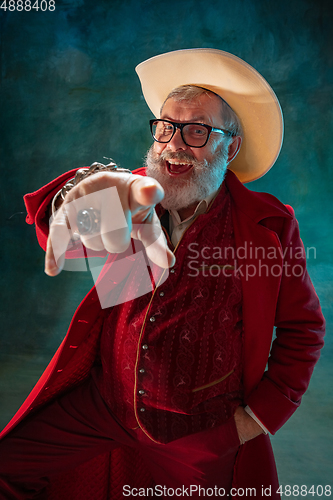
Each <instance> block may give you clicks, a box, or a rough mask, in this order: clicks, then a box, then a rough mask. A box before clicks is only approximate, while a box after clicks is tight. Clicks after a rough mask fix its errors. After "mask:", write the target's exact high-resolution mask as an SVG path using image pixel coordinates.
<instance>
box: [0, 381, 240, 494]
mask: <svg viewBox="0 0 333 500" xmlns="http://www.w3.org/2000/svg"><path fill="white" fill-rule="evenodd" d="M121 445H128V446H131V447H134V448H138V449H139V450H140V453H141V455H142V456H143V457H144V460H145V461H146V463H147V466H148V468H149V470H150V472H151V475H152V477H153V479H154V481H155V484H156V488H159V489H158V490H157V491H158V493H159V492H160V491H162V489H163V488H164V489H163V491H164V492H166V488H167V489H169V491H167V496H170V494H171V493H172V490H175V496H177V497H179V496H183V495H179V493H180V492H181V490H180V489H179V488H181V489H183V491H184V488H185V489H186V488H187V489H188V490H187V491H188V493H189V492H190V488H191V495H190V496H194V497H195V496H199V493H197V494H196V491H199V487H200V488H206V489H207V488H213V489H214V491H217V489H221V488H224V489H225V490H226V493H227V492H228V491H229V490H230V488H231V481H232V471H233V465H234V462H235V458H236V454H237V450H238V447H239V439H238V434H237V430H236V426H235V422H234V419H230V420H229V421H228V422H226V424H224V425H222V426H219V427H216V428H214V429H209V430H206V431H203V432H199V433H197V434H192V435H191V436H187V437H184V438H181V439H177V440H176V441H173V442H171V443H168V444H157V443H154V442H152V441H151V440H150V439H149V438H148V437H147V436H146V435H145V434H144V433H143V432H142V431H141V429H137V430H129V429H126V428H124V427H123V426H122V425H121V424H120V423H119V422H117V420H116V419H115V417H114V416H113V415H112V414H111V412H110V410H109V409H108V407H107V406H106V404H105V402H104V401H103V399H102V398H101V396H100V394H99V391H98V389H97V387H96V385H95V382H94V380H93V377H90V378H89V379H87V380H86V381H85V382H84V383H83V384H81V385H80V386H78V387H77V388H75V389H73V390H72V391H71V392H69V393H67V394H65V395H64V396H61V397H60V398H58V399H57V400H55V401H54V402H52V403H50V404H48V405H47V406H46V407H44V408H42V409H41V410H38V411H37V412H36V413H34V414H33V415H31V416H29V417H28V418H26V419H25V420H24V421H23V422H22V423H20V424H19V425H18V426H17V427H16V428H15V429H14V430H13V431H12V432H11V433H9V434H8V435H7V436H6V437H5V438H4V439H3V440H2V441H1V443H0V499H1V500H14V499H15V500H23V499H44V498H46V497H45V493H43V491H45V488H46V487H47V485H48V483H49V478H50V477H52V476H57V475H58V474H60V473H62V472H65V471H68V470H70V469H72V468H73V467H75V466H77V465H79V464H80V463H82V462H86V461H88V460H89V459H91V458H93V457H94V456H97V455H99V454H102V453H105V452H107V451H110V450H112V449H114V448H116V447H119V446H121ZM177 488H178V490H177V491H176V489H177ZM125 493H126V494H127V495H126V496H129V495H128V493H129V490H126V491H125ZM158 496H160V494H158ZM184 496H187V494H186V491H184ZM201 496H203V494H202V493H201ZM209 496H211V498H220V497H221V494H219V495H215V494H214V495H209ZM92 500H93V499H92Z"/></svg>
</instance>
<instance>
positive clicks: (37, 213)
mask: <svg viewBox="0 0 333 500" xmlns="http://www.w3.org/2000/svg"><path fill="white" fill-rule="evenodd" d="M76 170H78V169H74V170H70V171H69V172H66V173H64V174H62V175H60V177H57V178H56V179H54V180H53V181H51V182H49V183H48V184H46V185H45V186H43V187H41V188H40V189H38V190H37V191H34V192H33V193H28V194H26V195H25V196H24V198H23V199H24V203H25V206H26V209H27V217H26V222H27V223H28V224H35V226H36V234H37V239H38V243H39V244H40V246H41V247H42V248H43V250H46V243H47V238H48V234H49V208H50V205H51V203H52V199H53V197H54V196H55V195H56V194H57V192H58V191H59V190H60V189H61V188H62V187H63V186H64V185H65V184H66V182H67V181H69V180H70V179H72V178H73V177H74V176H75V172H76Z"/></svg>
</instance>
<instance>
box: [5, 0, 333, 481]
mask: <svg viewBox="0 0 333 500" xmlns="http://www.w3.org/2000/svg"><path fill="white" fill-rule="evenodd" d="M7 1H8V0H7ZM1 2H2V0H1ZM55 4H56V10H55V11H53V12H41V11H39V12H35V11H31V12H9V11H8V10H7V12H3V11H2V12H1V14H0V16H1V18H0V30H1V31H0V36H1V53H0V57H1V60H0V64H1V66H0V70H1V88H0V92H1V94H0V96H1V108H0V127H1V130H0V132H1V135H0V141H1V145H0V146H1V150H0V160H1V212H0V217H1V240H2V245H1V247H2V248H1V278H0V279H1V290H2V298H1V312H2V314H1V322H0V325H1V331H0V344H1V345H0V361H1V365H0V398H1V399H0V424H1V425H5V423H6V422H7V420H8V419H9V418H10V417H11V416H12V415H13V413H14V412H15V410H16V409H17V407H18V406H19V404H20V403H21V402H22V401H23V399H24V397H25V396H26V395H27V393H28V392H29V390H30V389H31V387H32V386H33V384H34V382H35V381H36V380H37V378H38V377H39V375H40V373H41V372H42V370H43V368H44V367H45V366H46V364H47V362H48V360H49V359H50V357H51V356H52V353H53V352H54V350H55V349H56V348H57V346H58V344H59V343H60V341H61V340H62V338H63V336H64V334H65V332H66V329H67V326H68V324H69V321H70V319H71V316H72V314H73V311H74V310H75V308H76V306H77V305H78V303H79V302H80V300H81V299H82V298H83V296H84V294H85V292H86V291H87V290H88V289H89V288H90V286H91V285H92V279H91V277H90V274H89V273H71V272H63V273H62V274H61V275H60V276H59V277H57V278H53V279H52V278H49V277H47V276H46V275H45V274H44V273H43V252H42V250H41V249H40V248H39V246H38V244H37V242H36V237H35V233H34V230H33V228H32V227H30V226H27V225H26V224H25V222H24V219H25V215H24V214H23V213H22V212H24V205H23V201H22V196H23V194H24V193H26V192H31V191H34V190H36V189H37V188H39V187H40V186H41V185H43V184H45V183H47V182H48V181H50V180H51V179H53V178H54V177H56V176H57V175H59V174H61V173H62V172H64V171H66V170H69V169H71V168H74V167H78V166H85V165H89V164H91V163H92V162H93V161H102V162H103V156H106V157H112V158H114V159H115V160H116V161H117V163H118V164H119V165H121V166H123V167H126V168H131V169H134V168H136V167H139V166H141V165H142V158H143V156H144V154H145V152H146V150H147V148H148V147H149V145H150V142H151V139H150V136H149V131H148V119H149V118H150V117H151V114H150V111H149V110H148V108H147V106H146V104H145V102H144V100H143V98H142V96H141V89H140V84H139V80H138V78H137V76H136V74H135V72H134V67H135V66H136V65H137V64H138V63H139V62H141V61H143V60H145V59H147V58H149V57H151V56H154V55H157V54H159V53H162V52H167V51H170V50H177V49H182V48H193V47H212V48H217V49H222V50H225V51H228V52H231V53H233V54H235V55H237V56H239V57H241V58H243V59H244V60H245V61H247V62H248V63H249V64H251V65H252V66H254V67H255V68H256V69H257V70H258V71H259V72H260V73H261V74H262V75H263V76H264V77H265V78H266V79H267V80H268V82H269V83H270V84H271V85H272V87H273V89H274V90H275V92H276V94H277V95H278V97H279V99H280V102H281V106H282V109H283V112H284V117H285V141H284V146H283V149H282V152H281V155H280V157H279V159H278V161H277V163H276V165H275V166H274V168H273V169H272V170H271V171H270V172H269V173H268V174H267V175H266V176H265V177H264V178H262V179H260V180H258V181H256V182H254V183H251V184H248V187H249V188H250V189H254V190H263V191H268V192H270V193H273V194H275V195H276V196H278V197H279V198H280V199H281V201H283V202H284V203H288V204H290V205H292V206H293V207H294V209H295V211H296V215H297V217H298V219H299V222H300V227H301V235H302V238H303V241H304V244H305V247H306V248H307V247H315V249H316V254H315V255H314V251H311V252H310V258H309V270H310V274H311V276H312V278H313V281H314V284H315V286H316V290H317V293H318V295H319V297H320V299H321V301H322V306H323V311H324V314H325V316H326V319H327V323H328V333H327V340H326V347H325V349H324V351H323V354H322V358H321V360H320V362H319V364H318V365H317V367H316V369H315V372H314V377H313V379H312V382H311V384H310V388H309V390H308V392H307V394H306V396H305V397H304V400H303V403H302V406H301V408H300V409H299V410H298V411H297V412H296V414H295V415H294V416H293V417H292V418H291V419H290V420H289V421H288V422H287V424H286V425H285V426H284V428H283V429H282V430H281V431H279V432H278V433H277V434H276V436H274V437H273V446H274V450H275V454H276V458H277V463H278V470H279V474H280V481H281V483H282V484H283V485H285V484H290V485H295V484H298V485H301V484H305V485H308V486H311V485H312V484H315V485H317V484H323V485H325V484H331V485H333V480H332V477H333V456H332V445H333V439H332V437H333V430H332V416H333V415H332V414H333V411H332V406H333V405H332V401H333V388H332V361H331V360H332V339H331V332H332V316H333V314H332V290H333V285H332V278H333V266H332V234H331V231H332V213H333V210H332V180H333V173H332V154H333V142H332V137H333V130H332V125H333V124H332V87H333V36H332V32H333V28H332V26H333V16H332V11H333V9H332V6H333V3H332V1H331V0H289V1H287V0H281V1H278V2H277V1H273V0H272V1H268V0H258V1H255V0H247V1H245V0H233V1H224V0H220V1H217V0H212V1H210V2H207V1H200V0H189V1H184V0H183V1H181V0H178V1H175V0H170V1H166V2H156V1H154V2H153V1H138V0H137V1H133V0H127V1H126V0H122V1H118V0H116V1H109V2H108V1H106V0H101V1H92V0H68V1H60V0H58V1H57V0H56V2H55Z"/></svg>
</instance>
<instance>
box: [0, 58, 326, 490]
mask: <svg viewBox="0 0 333 500" xmlns="http://www.w3.org/2000/svg"><path fill="white" fill-rule="evenodd" d="M137 71H138V73H139V76H140V79H141V83H142V86H143V91H144V95H145V97H146V100H147V102H148V104H149V106H150V107H151V109H152V111H153V113H154V114H155V116H156V117H157V116H158V117H159V118H156V119H154V120H152V121H151V132H152V136H153V139H154V143H153V146H152V148H151V149H150V150H149V152H148V154H147V159H146V171H144V170H145V169H139V170H138V171H136V173H135V174H134V175H132V174H129V173H128V172H122V171H120V172H119V171H118V172H117V171H114V170H113V168H112V166H110V171H107V170H105V168H104V167H102V168H101V169H99V171H98V172H97V173H93V174H92V175H89V176H86V175H85V174H83V177H84V178H83V179H82V177H79V182H77V183H76V184H75V185H74V187H73V183H72V184H70V185H68V189H67V194H66V196H65V197H64V200H63V203H61V200H60V201H59V189H60V188H61V187H62V186H63V185H64V184H65V183H66V182H67V181H68V180H69V179H71V177H72V176H73V172H70V173H68V174H64V175H63V176H61V177H60V178H59V179H56V180H55V181H53V182H52V183H50V184H49V185H48V186H46V187H44V188H42V190H39V191H38V192H37V193H34V194H32V195H27V197H26V203H27V207H28V214H29V217H31V218H32V219H33V220H34V221H35V222H36V226H37V234H38V237H39V240H40V242H41V244H42V246H43V247H44V248H45V247H46V239H47V235H48V227H47V214H48V207H49V206H50V204H51V203H52V205H53V207H54V208H59V207H60V208H59V210H58V212H57V214H56V215H55V217H54V220H53V222H52V224H51V227H50V235H49V237H48V239H47V248H46V261H45V263H46V272H47V274H49V275H50V276H53V275H56V274H58V272H59V271H60V270H61V268H62V266H63V264H64V257H63V255H64V254H65V251H66V249H67V246H68V243H69V240H70V236H71V234H70V232H69V231H68V225H70V226H71V227H72V229H74V230H75V231H76V233H77V234H78V238H79V240H77V242H76V243H74V244H73V243H72V247H71V248H72V249H71V252H72V254H73V255H74V256H75V255H76V254H77V253H79V252H80V248H82V247H81V243H83V244H84V246H85V247H86V248H87V249H90V250H92V251H94V252H105V251H107V252H110V253H111V254H112V255H111V256H110V257H109V260H108V261H107V264H106V265H105V266H104V269H103V271H102V274H101V277H100V278H99V281H98V282H97V284H96V288H94V289H93V290H92V291H91V292H90V293H89V294H88V296H87V297H86V299H85V300H84V302H83V303H82V304H81V306H80V307H79V308H78V310H77V312H76V314H75V316H74V317H73V320H72V323H71V328H70V331H69V333H68V335H67V337H66V339H65V340H64V342H63V344H62V346H61V347H60V348H59V350H58V352H57V354H56V355H55V357H54V359H53V360H52V362H51V364H50V366H49V367H48V369H47V370H46V372H45V374H44V375H43V377H42V379H41V380H40V382H39V383H38V384H37V386H36V388H35V389H34V391H33V393H32V394H31V395H30V397H29V398H28V400H27V401H26V403H25V405H24V406H23V407H22V409H21V410H20V411H19V412H18V414H17V416H16V417H14V419H13V421H12V423H11V424H9V426H8V427H7V428H6V429H5V434H7V435H6V436H5V437H4V439H3V441H2V443H1V444H0V452H1V453H0V455H1V456H2V457H3V458H2V459H0V460H1V462H0V472H1V479H0V481H1V482H0V498H42V497H41V496H38V495H43V494H44V493H43V491H44V492H45V490H43V488H45V487H47V486H49V484H50V482H51V484H53V483H55V481H59V480H58V478H59V475H61V474H63V473H64V472H66V471H67V470H68V469H69V468H70V467H72V468H75V469H76V470H79V472H78V475H77V476H76V477H77V479H78V480H79V481H80V482H81V481H82V480H83V474H85V475H86V477H89V481H90V482H89V483H88V484H91V480H92V479H91V472H92V471H91V470H90V471H87V470H86V469H84V464H85V463H86V462H87V461H89V460H92V459H93V458H94V457H97V459H96V460H97V463H98V472H99V473H101V474H102V479H101V481H100V482H99V483H98V486H99V488H101V486H100V484H101V483H103V484H104V485H105V483H106V481H107V476H108V472H109V471H108V467H109V462H108V460H109V458H106V457H109V452H112V453H111V457H112V456H114V450H115V449H116V448H117V447H119V445H122V446H126V447H128V448H130V451H129V455H131V453H133V452H135V453H136V452H139V453H140V457H142V458H143V462H144V464H145V467H146V469H147V470H149V473H150V474H151V476H152V478H153V480H154V483H155V485H157V488H162V486H163V487H165V488H166V490H163V493H164V495H165V496H168V495H171V494H172V493H173V494H174V495H176V496H187V495H188V492H189V491H190V493H191V495H192V496H203V495H204V492H208V493H207V495H209V496H213V497H216V498H217V497H219V496H224V495H225V494H229V492H231V494H232V496H234V497H238V496H243V495H244V490H238V489H239V488H244V489H245V488H253V490H252V493H251V494H252V495H255V496H257V497H264V496H271V497H273V498H277V497H278V494H279V492H278V482H277V477H276V470H275V465H274V459H273V456H272V451H271V447H270V444H269V437H268V432H270V433H275V432H276V431H277V430H278V429H279V428H280V427H281V426H282V425H283V424H284V423H285V421H286V420H287V419H288V418H289V417H290V416H291V415H292V413H293V412H294V411H295V410H296V408H297V407H298V406H299V404H300V400H301V396H302V394H303V393H304V391H305V390H306V388H307V385H308V383H309V379H310V376H311V373H312V370H313V367H314V364H315V362H316V361H317V359H318V357H319V350H320V348H321V347H322V345H323V341H322V337H323V327H324V321H323V317H322V314H321V311H320V306H319V303H318V299H317V296H316V294H315V292H314V290H313V287H312V284H311V282H310V280H309V277H308V275H307V273H306V270H305V259H304V250H302V244H301V241H300V238H299V233H298V228H297V222H296V220H295V218H294V217H293V212H292V209H290V208H287V207H285V206H284V205H282V204H281V203H280V202H279V201H278V200H276V199H275V198H274V197H272V196H270V195H267V194H262V193H260V194H259V193H251V192H250V191H248V190H247V189H246V188H245V187H243V186H242V184H241V182H240V180H241V181H242V182H247V181H250V180H254V179H255V178H258V177H260V176H261V175H263V174H264V173H265V172H266V171H267V170H268V169H269V168H270V167H271V166H272V164H273V163H274V161H275V159H276V157H277V155H278V152H279V150H280V147H281V142H282V115H281V111H280V108H279V105H278V102H277V99H276V97H275V95H274V93H273V91H272V90H271V88H270V87H269V86H268V84H267V82H265V81H264V80H263V79H262V77H261V76H260V75H258V73H257V72H256V71H255V70H254V69H253V68H251V67H250V66H248V65H247V64H246V63H244V62H243V61H241V60H240V59H238V58H236V57H234V56H232V55H230V54H226V53H225V52H222V51H215V50H210V49H207V50H206V49H196V50H188V51H177V52H173V53H169V54H164V55H162V56H158V57H156V58H152V59H150V60H148V61H146V62H144V63H142V64H141V65H139V67H138V68H137ZM160 108H161V111H159V110H160ZM229 164H230V168H229V169H228V171H227V167H229ZM94 168H95V167H94ZM94 168H93V169H92V170H93V171H94ZM231 169H232V170H234V172H235V173H236V174H237V177H238V179H237V177H236V175H235V173H233V172H232V171H231ZM97 170H98V168H97ZM80 175H81V174H80ZM145 175H147V176H146V177H144V176H145ZM80 179H81V180H80ZM239 179H240V180H239ZM107 188H111V189H113V188H116V190H117V195H115V197H116V198H117V197H118V198H117V199H119V201H120V203H121V206H122V211H123V214H124V217H125V220H126V224H125V223H123V224H120V226H119V227H117V228H116V229H115V228H113V229H114V230H110V227H109V224H110V220H111V219H112V218H113V217H112V216H113V215H114V211H113V210H115V207H116V204H115V202H114V199H112V197H110V196H109V195H107V196H103V193H104V190H105V189H107ZM108 193H109V191H108ZM52 200H53V201H52ZM160 221H161V224H162V225H163V227H164V234H165V239H164V238H162V237H160V232H159V230H160V228H161V226H160ZM132 228H133V229H132ZM131 233H132V237H133V238H134V240H135V241H136V240H140V241H141V243H142V245H143V247H146V252H147V256H148V258H149V259H150V261H149V262H150V266H149V267H150V274H149V276H150V280H151V282H152V283H153V286H152V290H151V291H150V292H149V293H144V294H140V293H137V290H138V287H139V285H141V282H142V281H144V279H145V278H144V271H145V269H144V265H143V264H144V263H145V262H146V260H142V259H141V250H142V247H140V246H138V245H137V244H136V243H135V241H134V243H132V245H130V247H129V244H130V236H131ZM166 240H167V244H166ZM128 247H129V248H128ZM132 248H134V251H132ZM138 249H139V250H140V249H141V250H140V251H139V250H138ZM296 249H297V250H296ZM239 250H242V252H240V251H239ZM69 253H70V252H69ZM161 267H162V268H166V269H167V268H171V270H170V275H169V276H168V278H167V279H165V280H163V279H162V278H163V275H164V274H165V272H166V271H164V270H162V271H161ZM156 268H158V269H159V270H160V271H159V272H157V273H156V274H154V273H155V271H156ZM114 269H116V270H117V272H116V275H115V274H112V272H113V271H112V270H114ZM115 276H116V278H115ZM156 276H158V277H159V278H160V281H159V282H158V281H157V280H156ZM106 282H107V283H108V288H107V290H106V292H105V283H106ZM102 285H103V286H102ZM101 289H102V294H101V293H100V290H101ZM133 290H134V293H133ZM103 294H104V295H103ZM102 295H103V297H102ZM105 295H107V299H108V300H109V302H107V303H106V306H105V303H104V302H103V300H104V298H105V297H104V296H105ZM98 299H100V301H101V302H100V301H99V300H98ZM110 300H111V302H110ZM101 304H103V305H102V309H101ZM111 305H112V306H113V307H108V306H111ZM274 325H275V326H276V327H277V330H276V332H277V337H276V340H275V342H274V343H273V346H272V349H271V352H270V347H271V339H272V330H273V326H274ZM267 361H268V368H267V370H266V371H265V367H266V363H267ZM30 411H31V416H28V413H29V412H30ZM23 417H25V418H24V419H23ZM15 424H17V425H16V427H15ZM106 454H107V455H106ZM89 463H92V462H89ZM111 463H112V462H111ZM106 464H107V465H106ZM138 466H139V464H138ZM82 467H83V468H82ZM113 470H114V468H113V467H112V466H111V478H112V474H113ZM83 471H84V472H83ZM101 471H102V472H101ZM140 471H142V469H140ZM89 472H90V474H89ZM71 474H74V473H71ZM67 479H68V478H67ZM149 484H150V483H149V478H148V480H147V479H146V478H145V479H143V478H142V482H141V484H140V479H139V483H138V487H139V488H140V487H142V488H143V487H144V486H147V485H149ZM93 485H94V486H93V488H94V487H95V486H96V488H97V485H95V483H93ZM122 486H123V487H124V486H126V488H125V489H124V488H123V489H122V490H121V492H120V494H119V498H122V495H125V496H129V495H130V494H133V495H135V494H138V490H135V492H133V491H132V490H131V487H132V486H133V477H127V482H126V483H123V484H122ZM200 488H201V490H200ZM231 488H233V489H232V490H231ZM53 491H54V490H53ZM67 491H68V489H67ZM71 491H72V493H71V495H72V498H73V490H71ZM99 491H101V489H99ZM102 491H103V493H102V494H101V498H109V497H110V498H111V496H108V493H107V491H108V490H107V488H104V489H103V490H102ZM160 491H161V490H160V489H155V490H154V492H155V494H156V495H157V496H158V495H159V492H160ZM241 491H243V493H242V492H241ZM48 494H49V495H51V496H49V498H52V489H50V487H49V489H48ZM53 494H54V493H53ZM57 494H58V498H66V497H65V496H64V493H63V490H61V493H59V491H58V493H57ZM143 494H144V492H143V491H142V492H141V495H143ZM29 495H30V496H29ZM34 495H35V496H34ZM109 495H110V494H109ZM97 497H98V496H97V494H96V492H95V491H94V493H92V492H91V493H90V497H89V496H88V497H87V498H94V499H95V498H97ZM116 497H117V494H116V493H114V491H113V492H112V498H116ZM80 498H84V493H82V491H81V490H80Z"/></svg>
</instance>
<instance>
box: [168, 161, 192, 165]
mask: <svg viewBox="0 0 333 500" xmlns="http://www.w3.org/2000/svg"><path fill="white" fill-rule="evenodd" d="M169 163H170V165H188V163H182V162H180V161H169Z"/></svg>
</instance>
